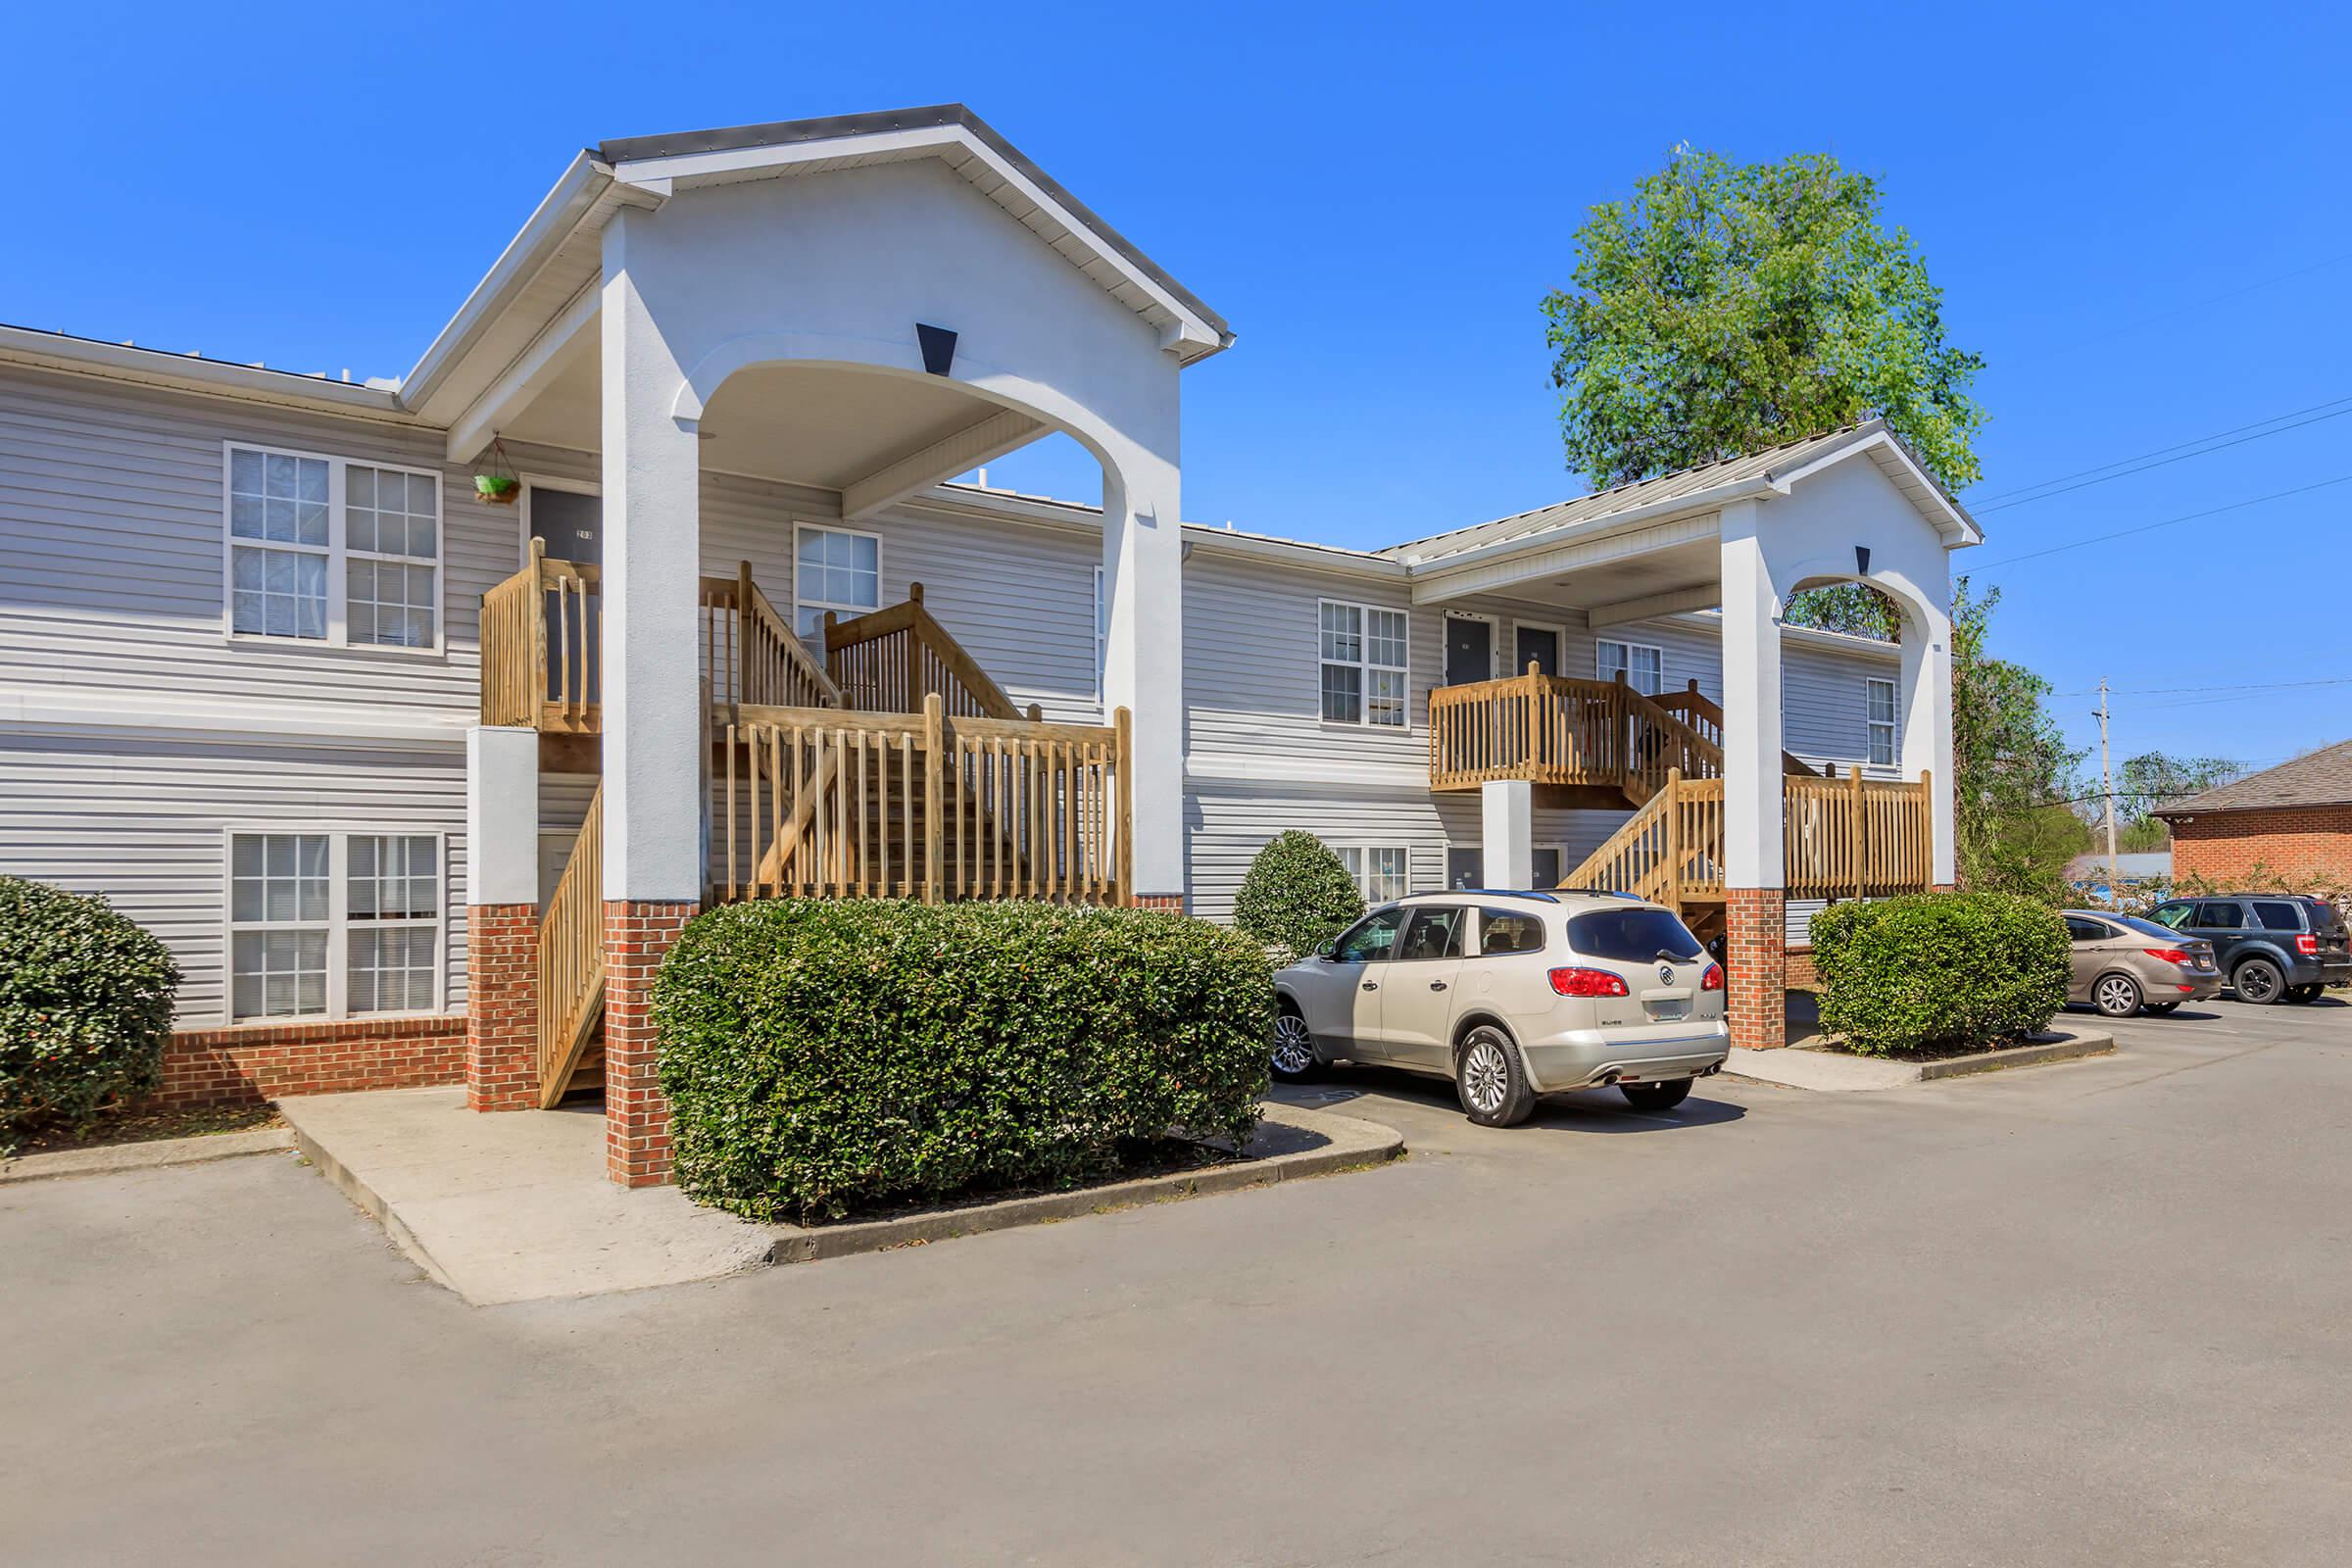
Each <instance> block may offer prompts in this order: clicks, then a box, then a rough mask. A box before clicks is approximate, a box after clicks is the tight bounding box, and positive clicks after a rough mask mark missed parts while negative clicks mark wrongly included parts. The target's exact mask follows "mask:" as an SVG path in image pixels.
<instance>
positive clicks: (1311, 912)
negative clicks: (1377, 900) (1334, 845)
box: [1233, 828, 1364, 957]
mask: <svg viewBox="0 0 2352 1568" xmlns="http://www.w3.org/2000/svg"><path fill="white" fill-rule="evenodd" d="M1363 914H1364V896H1363V894H1362V893H1361V892H1359V891H1357V889H1356V885H1355V878H1353V877H1351V876H1349V875H1348V867H1347V866H1346V865H1345V864H1343V863H1341V860H1340V858H1339V857H1338V856H1337V855H1335V854H1333V853H1332V851H1331V847H1330V846H1329V845H1327V844H1325V843H1324V842H1323V841H1322V840H1321V839H1319V838H1317V837H1315V836H1314V835H1313V834H1312V833H1306V832H1301V831H1300V830H1299V829H1298V828H1292V829H1291V830H1290V831H1289V832H1287V833H1278V834H1276V835H1275V836H1274V838H1273V839H1272V840H1270V841H1269V842H1268V843H1267V845H1266V847H1265V848H1264V849H1262V850H1260V851H1258V852H1257V858H1255V859H1253V860H1251V861H1250V873H1249V875H1247V876H1245V877H1243V878H1242V886H1241V889H1240V891H1239V892H1237V893H1236V894H1235V895H1234V898H1233V923H1234V924H1235V925H1236V926H1238V927H1239V928H1240V929H1241V930H1243V931H1244V932H1246V933H1248V934H1249V935H1250V936H1253V937H1255V938H1257V940H1258V941H1260V942H1262V943H1264V944H1265V945H1266V946H1268V947H1270V948H1279V949H1281V950H1283V952H1284V953H1285V954H1287V955H1289V956H1293V957H1296V956H1301V955H1304V954H1309V953H1312V952H1314V951H1315V949H1316V948H1318V947H1320V946H1321V945H1322V944H1323V943H1325V942H1327V941H1329V940H1330V939H1331V938H1333V937H1336V936H1338V935H1339V934H1340V933H1341V932H1342V931H1345V930H1347V929H1348V927H1349V926H1350V925H1353V924H1354V923H1355V922H1356V921H1357V920H1360V919H1362V918H1363Z"/></svg>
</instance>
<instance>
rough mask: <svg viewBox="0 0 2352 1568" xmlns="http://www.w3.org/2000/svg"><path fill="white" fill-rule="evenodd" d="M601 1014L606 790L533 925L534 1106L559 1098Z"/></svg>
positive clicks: (591, 803) (595, 798) (591, 806)
mask: <svg viewBox="0 0 2352 1568" xmlns="http://www.w3.org/2000/svg"><path fill="white" fill-rule="evenodd" d="M604 1011H605V788H604V786H603V785H602V784H599V785H598V786H597V787H596V793H595V794H594V795H592V796H590V797H589V798H588V815H587V817H586V818H585V819H584V820H583V821H582V822H581V823H580V834H579V837H578V839H576V840H575V841H574V842H573V844H572V847H571V858H570V859H569V860H568V861H566V862H565V863H564V876H563V879H562V880H561V881H559V882H558V883H557V884H556V895H555V897H554V898H553V899H551V900H549V901H548V906H547V912H546V913H545V914H544V915H543V916H542V917H541V918H540V921H539V1104H540V1108H541V1109H546V1108H549V1107H551V1106H553V1105H554V1104H555V1103H556V1102H557V1101H559V1100H561V1099H563V1098H564V1090H565V1089H566V1088H567V1087H568V1086H569V1085H570V1083H571V1075H572V1072H573V1070H574V1069H575V1068H577V1067H578V1066H579V1063H580V1055H581V1053H582V1052H584V1051H585V1050H586V1049H587V1047H588V1038H589V1036H590V1035H591V1034H592V1033H594V1031H595V1028H596V1024H597V1021H598V1020H599V1019H600V1018H602V1017H603V1016H604Z"/></svg>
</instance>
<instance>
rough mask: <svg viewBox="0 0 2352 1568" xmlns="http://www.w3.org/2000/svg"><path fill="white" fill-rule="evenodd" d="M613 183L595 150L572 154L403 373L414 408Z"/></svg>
mask: <svg viewBox="0 0 2352 1568" xmlns="http://www.w3.org/2000/svg"><path fill="white" fill-rule="evenodd" d="M612 183H613V172H612V170H611V169H610V168H608V167H607V166H606V165H604V164H601V163H599V162H597V160H596V159H595V158H594V157H592V156H591V155H589V154H587V153H580V154H579V155H577V156H576V157H574V158H573V159H572V161H571V164H570V167H568V168H566V169H565V170H564V173H563V175H562V177H561V178H559V179H558V180H557V181H556V183H555V186H554V188H553V189H551V190H549V191H548V193H547V194H546V196H544V197H542V198H541V199H540V202H539V205H538V207H536V208H535V209H533V210H532V213H531V216H530V217H529V218H528V219H526V220H524V221H523V225H522V227H521V228H520V229H519V230H518V231H517V232H516V233H515V237H514V238H513V239H511V240H509V241H508V242H507V248H506V249H505V250H503V251H501V252H499V255H498V260H497V261H495V262H493V263H491V264H490V270H489V271H487V272H485V273H484V274H483V275H482V280H481V281H480V282H479V283H476V284H475V285H474V286H473V291H472V292H471V293H469V294H467V295H466V301H465V303H464V304H462V305H460V306H459V307H458V311H457V314H456V315H455V316H452V317H451V318H450V319H449V321H448V324H447V325H445V326H443V327H442V328H441V331H440V333H439V335H437V336H436V337H435V338H434V339H433V341H432V342H431V343H429V344H427V345H426V347H425V350H424V353H423V355H422V356H421V357H419V358H418V359H417V364H416V366H415V367H414V368H411V369H410V371H409V373H408V374H407V375H406V376H404V377H403V378H402V380H401V383H400V390H401V396H402V398H403V400H404V401H405V402H406V403H407V404H408V406H409V407H410V408H412V409H421V408H422V407H423V405H424V404H425V403H426V402H427V401H428V400H429V399H430V398H431V397H432V395H433V393H434V392H435V391H437V390H438V389H439V386H440V383H441V380H442V378H443V377H445V376H446V375H447V374H448V373H449V371H450V369H451V368H452V367H453V366H454V365H455V364H456V363H457V361H458V359H459V358H460V357H461V356H462V355H463V354H464V353H465V352H466V348H468V347H469V346H470V345H471V344H472V342H473V340H474V339H475V338H476V337H477V336H479V335H480V333H481V331H482V329H483V327H485V326H486V325H488V324H489V322H490V320H491V319H492V318H493V317H495V316H496V315H497V314H498V313H499V312H500V311H502V310H504V309H505V308H506V306H507V305H508V304H509V303H510V302H511V301H512V300H513V298H514V296H515V293H516V292H517V291H519V290H520V289H521V288H522V286H523V285H524V284H525V283H527V282H529V281H530V278H531V276H532V275H533V274H534V273H536V272H537V271H538V270H539V269H540V268H541V267H542V266H543V265H545V263H546V261H547V259H548V258H549V257H550V256H552V255H554V254H555V251H556V248H557V247H558V246H560V245H562V244H563V243H564V240H565V239H566V238H568V237H569V236H570V234H571V232H572V230H573V229H575V228H577V227H578V226H579V224H580V222H581V221H582V220H584V219H585V218H587V216H588V215H589V213H590V212H591V211H592V210H594V208H595V206H596V203H597V198H599V197H600V196H602V195H604V193H605V191H606V190H607V188H609V187H610V186H611V185H612Z"/></svg>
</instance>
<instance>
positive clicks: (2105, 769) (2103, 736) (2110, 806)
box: [2098, 675, 2124, 887]
mask: <svg viewBox="0 0 2352 1568" xmlns="http://www.w3.org/2000/svg"><path fill="white" fill-rule="evenodd" d="M2098 718H2099V788H2100V790H2101V791H2102V792H2103V793H2104V794H2105V795H2106V797H2107V885H2108V886H2109V887H2113V886H2114V885H2115V884H2116V883H2118V882H2120V881H2122V880H2123V876H2124V872H2123V868H2122V867H2121V866H2119V865H2117V864H2116V863H2115V771H2114V769H2112V768H2111V767H2109V766H2108V763H2107V677H2106V676H2104V675H2101V676H2100V677H2099V713H2098Z"/></svg>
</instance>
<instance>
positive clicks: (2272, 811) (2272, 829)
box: [2156, 741, 2352, 886]
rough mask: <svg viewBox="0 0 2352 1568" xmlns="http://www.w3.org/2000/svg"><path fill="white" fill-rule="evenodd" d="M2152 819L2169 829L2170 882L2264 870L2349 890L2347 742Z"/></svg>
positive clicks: (2351, 800) (2350, 766)
mask: <svg viewBox="0 0 2352 1568" xmlns="http://www.w3.org/2000/svg"><path fill="white" fill-rule="evenodd" d="M2156 814H2157V815H2158V816H2161V817H2163V818H2164V819H2165V821H2166V822H2167V823H2169V824H2170V825H2171V827H2172V830H2173V874H2174V875H2175V876H2178V877H2189V876H2201V877H2204V878H2206V879H2208V880H2210V881H2213V882H2220V883H2228V882H2232V881H2237V880H2240V879H2243V878H2246V877H2250V876H2253V875H2255V874H2256V873H2257V872H2264V873H2269V874H2272V875H2276V876H2280V877H2287V878H2292V879H2296V880H2301V879H2304V878H2307V877H2310V878H2319V879H2324V880H2327V881H2329V882H2332V883H2334V884H2336V885H2339V886H2352V741H2344V742H2341V743H2339V744H2337V745H2334V746H2329V747H2327V748H2324V749H2323V750H2320V751H2316V752H2313V753H2311V754H2310V755H2309V756H2307V757H2298V758H2296V759H2295V760H2293V761H2291V762H2281V763H2279V764H2278V766H2277V767H2274V768H2270V769H2268V770H2267V771H2264V772H2260V773H2254V774H2251V775H2249V776H2247V777H2245V778H2241V779H2239V780H2237V781H2236V782H2235V783H2231V784H2223V785H2220V786H2218V787H2216V788H2214V789H2210V790H2206V791H2204V792H2203V793H2202V794H2198V795H2192V796H2190V797H2189V798H2188V799H2187V800H2185V801H2181V802H2180V803H2179V804H2177V805H2174V806H2169V807H2166V808H2165V809H2162V810H2160V811H2158V812H2157V813H2156Z"/></svg>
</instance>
